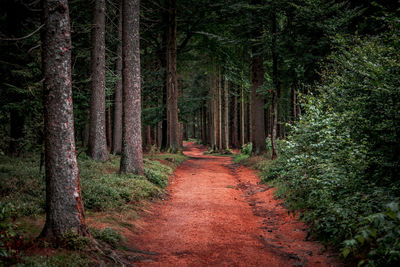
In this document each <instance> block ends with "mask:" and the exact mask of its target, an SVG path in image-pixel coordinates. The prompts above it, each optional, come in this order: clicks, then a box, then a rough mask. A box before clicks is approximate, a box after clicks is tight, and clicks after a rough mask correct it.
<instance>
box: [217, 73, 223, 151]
mask: <svg viewBox="0 0 400 267" xmlns="http://www.w3.org/2000/svg"><path fill="white" fill-rule="evenodd" d="M217 101H218V150H219V151H221V150H222V148H223V144H222V76H221V71H218V100H217Z"/></svg>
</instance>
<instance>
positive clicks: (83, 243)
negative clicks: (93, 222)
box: [61, 230, 90, 250]
mask: <svg viewBox="0 0 400 267" xmlns="http://www.w3.org/2000/svg"><path fill="white" fill-rule="evenodd" d="M61 244H62V246H63V247H66V248H68V249H72V250H86V249H87V248H88V247H89V246H90V238H89V237H85V236H81V235H79V234H78V232H76V231H75V230H70V231H68V232H66V233H64V234H63V236H62V238H61Z"/></svg>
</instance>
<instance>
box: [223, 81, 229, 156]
mask: <svg viewBox="0 0 400 267" xmlns="http://www.w3.org/2000/svg"><path fill="white" fill-rule="evenodd" d="M223 147H224V149H225V150H228V149H229V82H228V80H227V79H226V78H225V82H224V146H223Z"/></svg>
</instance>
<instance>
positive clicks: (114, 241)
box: [90, 227, 124, 247]
mask: <svg viewBox="0 0 400 267" xmlns="http://www.w3.org/2000/svg"><path fill="white" fill-rule="evenodd" d="M90 234H91V235H92V236H93V237H94V238H96V239H98V240H101V241H103V242H106V243H108V244H110V245H111V246H113V247H118V245H119V244H120V243H121V242H123V241H124V239H123V237H122V235H121V234H120V233H119V232H118V231H117V230H114V229H112V228H109V227H106V228H104V229H96V228H92V229H90Z"/></svg>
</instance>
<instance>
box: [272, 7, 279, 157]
mask: <svg viewBox="0 0 400 267" xmlns="http://www.w3.org/2000/svg"><path fill="white" fill-rule="evenodd" d="M276 24H277V22H276V14H275V13H274V14H273V16H272V49H271V50H272V79H273V83H274V85H275V91H274V92H273V94H272V121H271V123H272V133H271V146H272V159H273V160H274V159H276V157H277V148H276V134H277V126H278V101H279V95H280V82H279V76H278V75H279V74H278V54H277V51H276V50H277V48H276V34H277V29H276V27H277V25H276Z"/></svg>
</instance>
